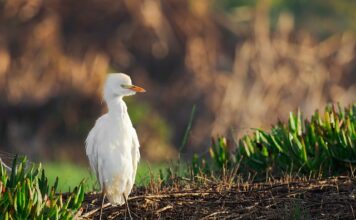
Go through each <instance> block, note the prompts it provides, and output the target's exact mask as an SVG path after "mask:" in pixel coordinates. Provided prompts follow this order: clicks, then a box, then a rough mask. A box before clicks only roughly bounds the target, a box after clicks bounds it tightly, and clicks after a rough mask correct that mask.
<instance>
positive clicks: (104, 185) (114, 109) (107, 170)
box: [86, 73, 145, 218]
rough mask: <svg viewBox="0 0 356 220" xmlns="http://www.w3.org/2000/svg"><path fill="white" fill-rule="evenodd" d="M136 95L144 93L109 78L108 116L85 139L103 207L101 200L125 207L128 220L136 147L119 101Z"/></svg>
mask: <svg viewBox="0 0 356 220" xmlns="http://www.w3.org/2000/svg"><path fill="white" fill-rule="evenodd" d="M136 92H145V90H144V89H143V88H141V87H138V86H135V85H132V83H131V79H130V77H129V76H128V75H126V74H123V73H112V74H109V75H108V77H107V80H106V83H105V86H104V100H105V102H106V104H107V106H108V112H107V113H106V114H104V115H102V116H101V117H100V118H98V120H97V121H96V123H95V126H94V127H93V128H92V129H91V131H90V132H89V134H88V137H87V139H86V154H87V156H88V158H89V162H90V166H91V169H92V170H93V171H94V172H95V174H96V177H97V179H98V181H99V183H100V187H101V190H102V193H103V203H104V199H105V196H106V197H107V198H108V200H109V202H110V203H111V204H114V205H122V204H124V203H126V205H127V210H128V213H129V215H130V218H131V214H130V210H129V206H128V204H127V197H128V195H129V194H130V192H131V189H132V186H133V184H134V182H135V176H136V170H137V165H138V162H139V159H140V151H139V147H140V144H139V141H138V137H137V133H136V130H135V128H134V127H133V126H132V123H131V120H130V117H129V115H128V113H127V106H126V104H125V102H124V101H123V97H124V96H130V95H134V94H135V93H136ZM102 207H103V204H102ZM102 207H101V211H100V218H101V215H102Z"/></svg>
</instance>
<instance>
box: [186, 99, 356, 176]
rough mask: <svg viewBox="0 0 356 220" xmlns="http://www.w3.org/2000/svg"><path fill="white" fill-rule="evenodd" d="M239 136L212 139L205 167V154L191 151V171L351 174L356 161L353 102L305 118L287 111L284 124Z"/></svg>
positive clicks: (355, 118) (355, 111) (331, 107)
mask: <svg viewBox="0 0 356 220" xmlns="http://www.w3.org/2000/svg"><path fill="white" fill-rule="evenodd" d="M252 131H253V133H252V134H250V135H245V136H243V137H242V138H241V139H240V140H238V141H227V138H225V137H218V138H216V139H213V140H212V146H211V148H210V158H209V161H213V164H212V165H210V166H208V163H207V162H206V159H205V158H200V157H198V156H195V157H194V159H193V166H192V170H193V172H194V174H199V172H205V173H212V172H213V171H217V172H218V171H223V170H225V169H235V168H237V169H238V170H239V173H242V174H248V173H255V174H258V175H260V176H269V175H273V176H276V175H277V176H281V175H282V174H286V173H291V174H297V175H299V174H301V175H314V176H318V175H322V176H331V175H340V174H342V175H345V174H350V175H352V174H353V172H354V170H353V169H354V167H355V165H356V160H355V158H356V105H355V104H353V105H351V106H350V107H347V108H343V107H341V106H337V105H332V106H327V107H326V108H325V110H324V112H320V111H315V113H314V114H313V115H312V116H311V117H310V118H307V119H306V118H305V117H303V114H302V112H300V111H298V112H297V113H290V115H289V120H288V122H286V123H283V122H279V123H278V124H277V125H275V126H273V127H272V129H271V130H270V131H265V130H262V129H252Z"/></svg>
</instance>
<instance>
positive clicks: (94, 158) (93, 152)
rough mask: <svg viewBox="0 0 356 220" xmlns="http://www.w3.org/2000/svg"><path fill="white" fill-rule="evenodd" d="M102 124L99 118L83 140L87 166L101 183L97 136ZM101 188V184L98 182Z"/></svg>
mask: <svg viewBox="0 0 356 220" xmlns="http://www.w3.org/2000/svg"><path fill="white" fill-rule="evenodd" d="M101 124H102V122H101V118H99V119H98V120H97V121H96V123H95V126H94V127H93V128H92V129H91V130H90V132H89V134H88V137H87V139H86V140H85V149H86V154H87V156H88V159H89V164H90V167H91V169H92V170H93V171H94V172H95V175H96V177H97V180H98V181H101V179H100V178H99V168H98V166H99V164H98V146H97V145H98V144H99V143H98V134H99V131H100V125H101ZM100 185H101V186H102V183H101V182H100Z"/></svg>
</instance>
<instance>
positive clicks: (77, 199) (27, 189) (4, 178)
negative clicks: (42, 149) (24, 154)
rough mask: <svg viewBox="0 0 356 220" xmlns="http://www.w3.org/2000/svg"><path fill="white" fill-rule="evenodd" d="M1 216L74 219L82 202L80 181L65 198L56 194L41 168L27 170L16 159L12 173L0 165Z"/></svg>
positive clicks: (55, 186) (23, 164)
mask: <svg viewBox="0 0 356 220" xmlns="http://www.w3.org/2000/svg"><path fill="white" fill-rule="evenodd" d="M0 178H1V180H0V216H1V218H2V219H73V218H74V215H75V213H76V212H77V211H78V209H79V208H80V206H81V203H82V201H83V199H84V190H83V181H82V182H81V183H80V184H79V186H77V187H75V188H74V189H73V191H72V192H69V193H68V194H67V195H66V196H65V197H66V198H65V199H64V196H63V195H62V194H61V193H59V194H57V192H56V190H57V186H58V178H57V179H56V181H55V183H54V185H53V186H50V185H48V179H47V177H46V175H45V171H44V170H43V169H42V168H41V165H39V166H36V165H32V166H31V167H27V163H26V158H23V159H22V160H21V161H20V162H18V158H17V156H16V157H15V159H14V161H13V165H12V169H11V171H9V172H8V171H7V170H6V169H5V168H4V167H3V165H2V164H1V165H0Z"/></svg>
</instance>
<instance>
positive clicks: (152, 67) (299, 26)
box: [0, 0, 356, 181]
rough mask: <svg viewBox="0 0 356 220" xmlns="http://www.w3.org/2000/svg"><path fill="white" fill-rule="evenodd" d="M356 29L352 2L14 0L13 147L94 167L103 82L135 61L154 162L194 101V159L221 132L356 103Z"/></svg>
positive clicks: (43, 158) (135, 103) (9, 108)
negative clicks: (93, 135) (89, 151)
mask: <svg viewBox="0 0 356 220" xmlns="http://www.w3.org/2000/svg"><path fill="white" fill-rule="evenodd" d="M355 31H356V2H355V1H353V0H340V1H333V0H313V1H307V0H260V1H259V0H248V1H247V0H100V1H99V0H76V1H71V0H49V1H44V0H2V1H0V91H1V92H0V150H1V151H6V152H10V153H12V154H16V153H19V154H25V155H27V156H28V157H29V158H30V159H31V160H32V161H36V162H42V163H45V164H46V166H47V167H48V172H52V173H53V175H58V173H62V174H63V172H64V171H68V170H71V171H72V172H74V170H78V173H81V174H83V173H85V175H89V174H88V173H89V172H88V171H89V170H88V168H87V167H88V163H87V159H86V157H85V150H84V149H85V148H84V140H85V138H86V135H87V134H88V132H89V130H90V128H91V127H92V126H93V125H94V123H95V120H96V118H98V117H99V116H100V115H101V114H103V113H105V112H106V106H105V103H103V99H102V86H103V82H104V80H105V78H106V74H107V73H110V72H125V73H128V74H129V75H130V76H131V78H132V79H133V82H134V83H135V84H137V85H139V86H142V87H144V88H145V89H146V90H147V91H148V92H147V93H145V94H139V95H136V96H134V97H129V98H127V99H126V101H127V103H128V106H129V113H130V115H131V118H132V120H133V123H134V126H135V127H136V129H137V131H138V135H139V137H140V141H141V145H142V147H141V154H142V157H143V159H144V161H143V162H142V163H141V164H143V165H142V168H141V169H143V170H145V172H146V173H147V169H151V167H160V166H161V165H160V164H164V163H165V162H166V161H169V160H172V159H176V158H177V155H178V149H179V148H180V146H181V144H182V140H183V137H184V134H185V131H186V128H187V125H188V123H189V121H190V115H191V112H192V109H193V106H196V111H195V114H194V118H193V120H192V129H191V131H190V135H189V138H188V142H187V144H186V146H185V148H184V149H183V152H182V156H183V158H190V157H191V155H192V154H193V153H195V152H198V153H199V154H204V153H205V152H207V149H208V147H209V144H210V137H211V136H216V135H219V134H220V135H222V134H223V135H227V136H229V137H232V138H238V137H240V136H241V135H242V134H246V133H248V132H250V128H264V129H268V128H269V127H270V125H271V124H273V123H276V122H277V121H278V120H285V119H286V117H287V116H288V112H289V111H295V110H297V109H298V108H300V109H301V110H302V111H303V112H304V113H305V114H306V115H308V114H311V113H312V111H314V110H315V109H317V108H323V107H324V105H325V104H327V103H331V102H333V103H334V102H339V103H341V104H342V105H348V104H350V103H352V102H355V101H356V59H355V56H356V55H355V43H356V35H355V34H356V33H355ZM147 167H148V168H147ZM69 175H72V174H69ZM72 176H73V175H72ZM79 180H80V178H79ZM79 180H78V181H79Z"/></svg>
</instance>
